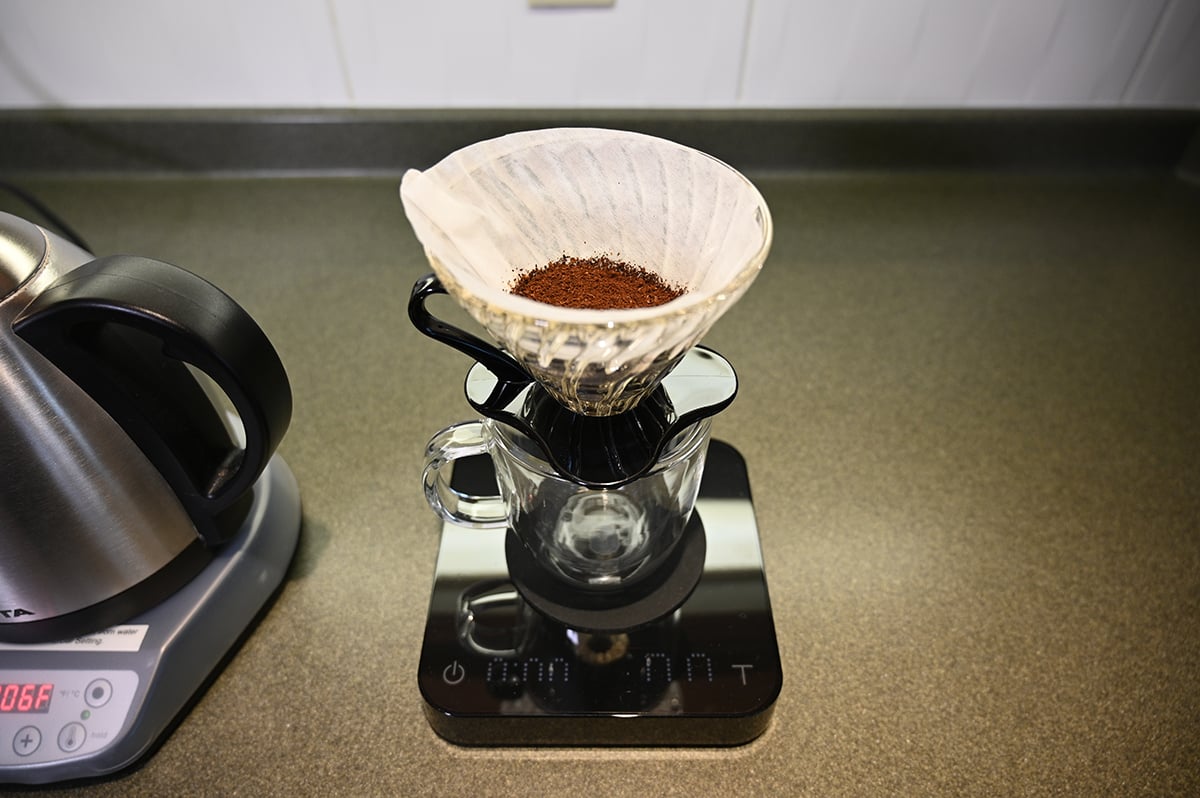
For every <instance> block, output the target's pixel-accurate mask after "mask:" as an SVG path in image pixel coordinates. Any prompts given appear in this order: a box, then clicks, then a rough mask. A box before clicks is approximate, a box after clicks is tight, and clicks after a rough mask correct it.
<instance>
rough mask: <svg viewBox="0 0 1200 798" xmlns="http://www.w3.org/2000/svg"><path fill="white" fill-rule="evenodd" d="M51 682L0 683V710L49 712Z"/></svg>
mask: <svg viewBox="0 0 1200 798" xmlns="http://www.w3.org/2000/svg"><path fill="white" fill-rule="evenodd" d="M52 695H54V685H53V684H37V683H36V682H30V683H28V684H0V712H3V713H8V712H49V711H50V697H51V696H52Z"/></svg>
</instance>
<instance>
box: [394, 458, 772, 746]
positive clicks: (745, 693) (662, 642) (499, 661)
mask: <svg viewBox="0 0 1200 798" xmlns="http://www.w3.org/2000/svg"><path fill="white" fill-rule="evenodd" d="M454 469H455V470H454V474H453V477H452V479H451V486H452V487H454V488H455V489H456V490H460V491H464V492H465V493H467V494H473V495H483V496H486V495H494V494H495V493H496V488H495V482H494V475H493V472H492V469H491V462H490V460H488V459H487V458H486V457H468V458H462V459H460V460H457V461H456V462H455V465H454ZM695 513H696V515H698V516H699V517H700V519H701V521H702V523H703V529H704V535H705V538H706V545H707V552H706V556H705V560H704V570H703V575H702V576H701V578H700V581H699V583H698V584H697V585H696V587H695V590H694V591H693V592H692V593H691V595H690V596H689V597H688V598H687V600H686V601H685V602H684V603H683V604H682V606H680V607H679V609H677V610H676V611H675V612H674V613H672V614H670V615H668V616H667V617H665V618H663V619H662V620H659V621H656V622H654V623H652V624H650V625H648V626H644V627H641V628H638V629H634V630H629V631H625V632H607V633H591V634H589V633H587V632H582V631H578V630H575V629H572V628H569V627H567V626H565V625H564V624H562V623H559V622H556V621H552V620H549V619H547V618H546V617H545V616H543V615H541V614H539V613H538V612H537V611H535V610H533V609H532V608H531V607H530V606H529V605H528V603H527V602H526V601H525V600H524V599H523V598H522V597H521V595H520V593H519V592H518V590H517V588H516V587H515V586H514V584H513V582H512V581H511V580H510V578H509V575H508V570H507V565H506V557H505V538H506V535H507V534H508V533H507V531H506V530H504V529H470V528H466V527H462V526H457V525H454V524H450V523H447V524H444V525H443V528H442V537H441V545H440V548H439V551H438V560H437V568H436V572H435V575H434V585H433V595H432V598H431V600H430V607H429V617H428V620H427V623H426V627H425V640H424V645H423V646H422V649H421V660H420V665H419V671H418V677H417V680H418V684H419V686H420V690H421V695H422V697H423V698H424V700H425V714H426V717H427V718H428V720H429V723H430V725H431V726H432V727H433V729H434V731H436V732H437V733H438V734H439V735H441V736H442V737H444V738H445V739H447V740H449V741H450V742H453V743H457V744H461V745H496V746H499V745H563V746H566V745H638V746H645V745H672V746H683V745H736V744H741V743H745V742H748V741H750V740H752V739H754V738H755V737H757V736H758V735H760V734H761V733H762V732H763V731H764V730H765V729H766V728H767V725H768V723H769V722H770V718H771V714H772V711H773V709H774V704H775V699H776V697H777V696H778V695H779V692H780V690H781V688H782V685H783V674H782V671H781V668H780V661H779V647H778V643H777V641H776V637H775V624H774V620H773V618H772V615H771V605H770V600H769V598H768V595H767V584H766V579H765V575H764V572H763V562H762V552H761V548H760V545H759V540H758V527H757V524H756V521H755V517H754V507H753V504H752V501H751V497H750V485H749V481H748V479H747V474H746V466H745V462H744V461H743V459H742V457H741V455H740V454H738V452H737V451H736V450H735V449H734V448H733V447H732V446H730V445H729V444H726V443H723V442H721V441H716V440H714V441H712V442H711V443H710V445H709V449H708V457H707V463H706V465H705V470H704V476H703V481H702V483H701V487H700V497H699V499H698V500H697V502H696V510H695Z"/></svg>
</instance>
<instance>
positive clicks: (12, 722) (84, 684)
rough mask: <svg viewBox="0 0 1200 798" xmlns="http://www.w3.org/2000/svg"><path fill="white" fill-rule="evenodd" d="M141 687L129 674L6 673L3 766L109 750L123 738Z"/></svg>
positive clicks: (2, 673) (1, 679)
mask: <svg viewBox="0 0 1200 798" xmlns="http://www.w3.org/2000/svg"><path fill="white" fill-rule="evenodd" d="M137 686H138V675H137V673H136V672H134V671H128V670H96V671H75V670H0V765H3V766H18V765H33V764H41V763H46V762H55V761H59V760H65V759H70V758H73V757H79V756H86V755H89V754H93V753H95V752H97V751H99V750H101V749H103V748H105V747H106V746H108V745H110V744H111V743H112V742H113V741H115V740H116V739H117V738H118V736H119V733H120V731H121V728H122V727H123V726H124V724H125V719H126V717H128V715H129V710H130V707H131V706H132V705H133V699H134V695H135V693H136V692H137Z"/></svg>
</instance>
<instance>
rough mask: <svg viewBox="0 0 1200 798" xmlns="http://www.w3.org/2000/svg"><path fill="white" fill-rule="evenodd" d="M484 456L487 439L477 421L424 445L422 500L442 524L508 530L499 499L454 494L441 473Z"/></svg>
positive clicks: (455, 427) (450, 429) (457, 426)
mask: <svg viewBox="0 0 1200 798" xmlns="http://www.w3.org/2000/svg"><path fill="white" fill-rule="evenodd" d="M487 453H488V435H487V431H486V430H485V429H484V427H483V424H482V423H481V422H479V421H464V422H462V423H460V424H453V425H451V426H449V427H446V428H445V429H444V430H442V431H441V432H439V433H437V434H436V435H434V436H433V437H432V438H430V440H429V443H428V444H426V445H425V470H424V471H423V472H422V474H421V481H422V483H423V484H424V486H425V500H426V501H427V502H429V506H430V507H432V508H433V509H434V512H436V513H437V514H438V515H439V516H441V517H442V518H443V519H444V520H446V521H449V522H450V523H452V524H458V525H459V526H468V527H473V528H475V529H496V528H499V527H506V526H508V514H507V511H506V509H505V506H504V499H503V498H502V497H500V496H498V495H497V496H475V495H473V494H470V493H464V492H462V491H459V490H455V489H454V487H453V486H451V485H450V480H449V478H448V476H447V474H446V472H445V471H443V469H444V468H445V466H446V465H447V464H449V463H453V462H454V461H455V460H459V459H461V458H463V457H471V456H473V455H481V454H487Z"/></svg>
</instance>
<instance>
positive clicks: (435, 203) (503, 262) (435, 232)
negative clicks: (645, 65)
mask: <svg viewBox="0 0 1200 798" xmlns="http://www.w3.org/2000/svg"><path fill="white" fill-rule="evenodd" d="M400 196H401V199H402V200H403V203H404V210H405V213H406V214H407V216H408V219H409V221H410V222H411V224H412V226H413V230H414V231H415V232H416V235H417V238H418V239H420V241H421V243H422V244H423V245H424V247H425V252H426V255H427V256H428V258H429V262H430V264H431V265H432V266H433V270H434V272H435V273H436V274H437V276H438V278H439V279H440V280H441V282H442V284H443V285H444V286H445V288H446V290H447V292H448V293H449V294H450V295H451V296H453V297H454V298H455V299H456V300H457V301H458V302H459V304H461V305H462V306H463V307H464V308H466V310H467V311H468V312H469V313H470V314H471V316H472V317H473V318H474V319H475V320H476V321H478V322H479V323H480V324H481V325H482V326H483V327H484V328H485V329H486V330H487V331H488V333H489V334H490V335H491V336H492V337H493V338H494V339H495V340H496V342H497V343H498V344H499V345H500V346H501V347H503V349H504V350H505V351H507V352H508V353H509V354H511V355H512V356H513V357H514V358H515V359H516V360H517V361H519V362H520V363H521V365H522V366H523V367H524V368H525V369H526V370H527V371H528V372H529V373H530V374H531V375H532V376H533V377H534V378H535V379H537V380H538V381H539V382H540V383H541V384H542V385H543V386H545V388H546V389H547V390H548V391H550V393H551V394H552V395H554V396H555V398H557V399H558V400H559V401H560V402H562V403H563V404H564V405H565V406H567V407H568V408H569V409H571V410H574V411H575V412H577V413H582V414H586V415H612V414H614V413H620V412H624V411H625V410H628V409H629V408H631V407H633V406H634V405H636V404H637V403H638V402H639V401H640V400H641V399H642V398H643V397H644V396H645V395H647V394H648V393H649V392H650V391H652V390H653V389H654V388H655V386H657V385H658V383H659V381H660V380H661V379H662V378H663V377H664V376H665V375H666V373H667V372H668V371H669V370H670V369H671V368H672V367H673V366H674V365H675V364H676V363H677V362H678V361H679V359H680V358H681V357H682V356H683V354H684V353H685V352H687V351H688V349H690V348H691V347H692V346H693V345H695V344H696V343H697V342H698V341H699V340H700V338H701V337H702V336H703V335H704V334H705V333H706V332H707V331H708V329H709V328H710V327H711V326H712V324H713V323H714V322H715V321H716V320H717V319H718V318H720V316H721V315H722V314H723V313H725V311H726V310H728V309H729V307H730V306H731V305H732V304H733V303H734V302H735V301H736V300H737V299H738V298H739V297H741V295H742V294H743V293H744V292H745V290H746V289H747V288H748V287H749V286H750V283H751V282H752V281H753V280H754V278H755V276H757V274H758V271H759V269H760V268H761V267H762V264H763V261H764V260H765V259H766V256H767V251H768V250H769V248H770V245H771V217H770V213H769V211H768V210H767V206H766V203H765V202H764V201H763V199H762V196H761V195H760V194H759V193H758V191H757V190H756V189H755V188H754V186H753V185H752V184H751V183H750V181H748V180H747V179H746V178H745V177H743V176H742V175H741V174H740V173H738V172H737V171H735V170H734V169H732V168H731V167H729V166H727V165H726V164H724V163H722V162H720V161H718V160H717V159H715V158H713V157H711V156H708V155H705V154H704V153H702V152H699V151H697V150H694V149H691V148H688V147H684V146H681V145H679V144H675V143H673V142H669V141H665V140H663V139H658V138H653V137H651V136H645V135H641V134H638V133H628V132H623V131H615V130H599V129H590V128H559V129H551V130H535V131H529V132H524V133H514V134H511V135H508V136H503V137H500V138H497V139H491V140H488V141H483V142H480V143H478V144H473V145H471V146H469V147H466V148H464V149H461V150H458V151H456V152H454V153H452V154H451V155H449V156H447V157H446V158H445V159H444V160H442V161H441V162H439V163H438V164H437V165H435V166H434V167H432V168H430V169H428V170H426V171H424V172H418V171H416V170H410V171H409V172H407V173H406V174H405V175H404V178H403V181H402V182H401V186H400ZM563 255H568V256H572V257H579V258H589V257H592V256H594V255H608V256H610V257H612V258H614V259H617V260H620V261H623V262H625V263H629V264H631V265H634V266H638V267H641V268H643V269H646V270H648V271H651V272H655V273H657V274H658V275H659V276H661V277H662V278H663V280H664V281H665V282H666V283H667V284H669V285H676V286H681V287H683V288H684V289H685V293H684V294H683V296H681V297H679V298H678V299H675V300H672V301H671V302H668V303H666V304H665V305H660V306H658V307H653V308H639V309H633V310H580V309H572V308H563V307H557V306H554V305H548V304H545V303H541V302H536V301H533V300H530V299H526V298H524V297H519V296H516V295H515V294H513V293H512V292H511V286H512V284H513V282H514V281H515V280H516V279H517V277H518V276H520V275H521V274H523V273H525V272H527V271H529V270H532V269H535V268H538V267H541V266H545V265H547V264H548V263H551V262H553V261H556V260H558V259H559V258H561V257H562V256H563Z"/></svg>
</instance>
